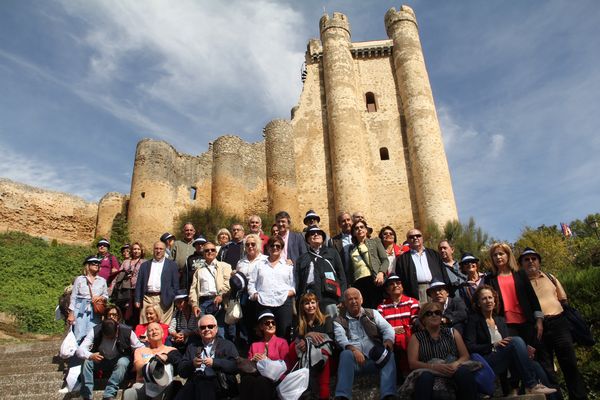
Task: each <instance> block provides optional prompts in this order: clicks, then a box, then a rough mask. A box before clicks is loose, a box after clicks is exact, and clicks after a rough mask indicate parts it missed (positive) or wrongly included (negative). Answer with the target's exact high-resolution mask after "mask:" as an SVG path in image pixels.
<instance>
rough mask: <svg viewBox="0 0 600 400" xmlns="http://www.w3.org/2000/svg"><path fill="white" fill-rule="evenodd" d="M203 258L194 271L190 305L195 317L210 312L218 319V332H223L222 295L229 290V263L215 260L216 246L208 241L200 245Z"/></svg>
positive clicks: (222, 333) (221, 333) (221, 334)
mask: <svg viewBox="0 0 600 400" xmlns="http://www.w3.org/2000/svg"><path fill="white" fill-rule="evenodd" d="M202 251H203V253H204V260H202V261H201V264H200V266H199V267H198V268H197V269H196V272H194V277H193V278H192V286H191V288H190V305H191V306H192V309H193V310H194V314H195V315H196V317H199V316H200V315H206V314H211V315H214V316H215V317H216V318H217V319H218V320H219V321H220V324H219V327H220V328H219V331H220V332H219V334H220V336H223V335H224V333H225V323H224V321H223V318H224V314H225V312H224V310H223V307H222V304H223V297H224V296H225V295H226V294H227V293H228V292H229V277H230V276H231V265H229V264H227V263H226V262H222V261H217V246H216V245H215V244H214V243H213V242H211V241H208V242H206V244H204V246H203V247H202Z"/></svg>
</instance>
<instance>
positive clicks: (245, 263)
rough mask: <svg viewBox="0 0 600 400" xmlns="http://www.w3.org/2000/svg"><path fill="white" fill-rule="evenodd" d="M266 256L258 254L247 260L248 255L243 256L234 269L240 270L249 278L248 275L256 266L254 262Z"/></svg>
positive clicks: (249, 275) (250, 274)
mask: <svg viewBox="0 0 600 400" xmlns="http://www.w3.org/2000/svg"><path fill="white" fill-rule="evenodd" d="M266 258H267V256H265V255H264V254H259V255H258V256H256V258H255V259H254V260H252V261H249V260H248V257H246V256H244V258H242V259H241V260H240V261H238V263H237V266H236V268H235V270H236V271H237V272H241V273H242V274H244V275H245V276H246V278H248V279H250V277H251V276H252V272H253V271H254V269H255V268H256V264H257V263H258V262H259V261H261V260H265V259H266Z"/></svg>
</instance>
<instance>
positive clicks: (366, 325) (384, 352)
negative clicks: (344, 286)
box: [333, 288, 396, 400]
mask: <svg viewBox="0 0 600 400" xmlns="http://www.w3.org/2000/svg"><path fill="white" fill-rule="evenodd" d="M362 301H363V299H362V295H361V294H360V292H359V291H358V290H357V289H355V288H349V289H348V290H346V291H345V292H344V306H345V309H344V311H342V312H341V313H340V315H339V316H338V317H336V319H335V321H334V323H333V330H334V334H335V341H336V343H337V344H338V346H340V348H342V349H343V351H342V352H341V354H340V361H339V367H338V377H337V385H336V388H335V398H336V399H338V400H342V399H350V398H351V397H352V384H353V383H354V375H355V374H357V373H379V374H381V375H380V380H379V395H380V397H381V398H382V399H384V400H388V399H393V398H395V393H396V363H395V361H394V352H393V350H394V329H393V328H392V326H391V325H390V324H389V323H388V322H387V321H386V320H385V319H384V318H383V317H382V316H381V314H379V313H378V312H376V311H375V310H372V309H368V308H367V309H365V308H362ZM381 343H383V345H381Z"/></svg>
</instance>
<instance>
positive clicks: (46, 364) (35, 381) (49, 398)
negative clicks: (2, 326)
mask: <svg viewBox="0 0 600 400" xmlns="http://www.w3.org/2000/svg"><path fill="white" fill-rule="evenodd" d="M60 343H61V340H57V339H53V340H43V341H36V342H26V343H15V344H11V343H8V344H3V345H0V387H1V388H2V395H1V396H0V398H1V399H2V400H69V399H75V398H79V393H78V392H75V393H69V394H61V393H59V392H58V390H59V389H60V388H61V387H62V382H63V372H64V370H65V364H64V362H63V360H61V359H60V358H59V357H58V356H57V354H58V349H59V347H60ZM355 383H356V390H355V391H354V396H353V397H354V399H355V400H378V399H379V396H378V386H379V383H378V380H376V379H373V378H372V377H371V378H367V377H364V378H359V379H357V381H356V382H355ZM101 388H102V382H100V383H99V384H98V385H97V387H96V388H95V390H94V399H98V400H100V399H102V390H101ZM121 392H122V391H121V390H120V391H119V394H118V396H117V398H121ZM511 399H526V400H544V396H542V395H527V396H517V397H511Z"/></svg>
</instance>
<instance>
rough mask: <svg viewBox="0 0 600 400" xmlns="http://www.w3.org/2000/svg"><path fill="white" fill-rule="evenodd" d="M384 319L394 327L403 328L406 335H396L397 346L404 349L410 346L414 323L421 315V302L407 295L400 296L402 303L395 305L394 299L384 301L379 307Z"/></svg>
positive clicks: (378, 309)
mask: <svg viewBox="0 0 600 400" xmlns="http://www.w3.org/2000/svg"><path fill="white" fill-rule="evenodd" d="M377 311H379V313H381V315H382V316H383V318H384V319H385V320H386V321H387V322H389V323H390V325H392V327H394V328H396V327H399V326H401V327H403V328H404V331H405V333H396V335H395V344H396V345H397V346H400V347H401V348H403V349H406V346H407V345H408V339H410V336H411V331H412V328H411V326H412V323H413V321H414V319H415V318H417V316H418V314H419V300H417V299H413V298H412V297H408V296H405V295H401V296H400V301H399V302H398V303H394V302H393V301H392V299H389V298H387V299H384V300H383V303H382V304H380V305H379V306H378V307H377Z"/></svg>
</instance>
